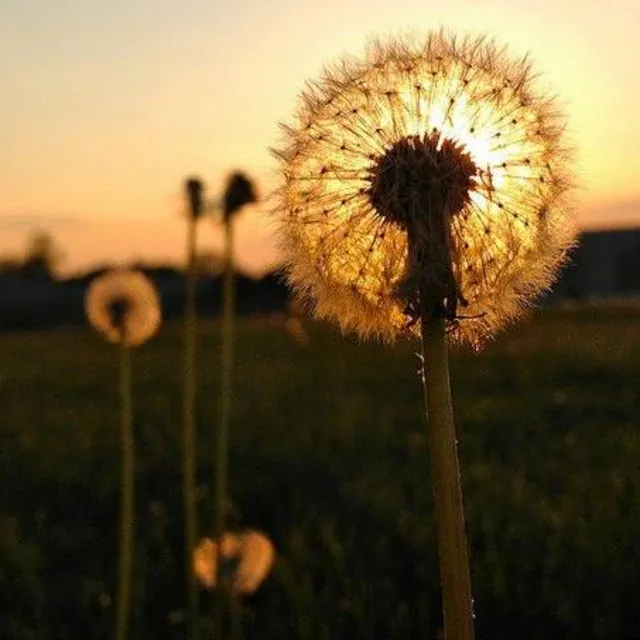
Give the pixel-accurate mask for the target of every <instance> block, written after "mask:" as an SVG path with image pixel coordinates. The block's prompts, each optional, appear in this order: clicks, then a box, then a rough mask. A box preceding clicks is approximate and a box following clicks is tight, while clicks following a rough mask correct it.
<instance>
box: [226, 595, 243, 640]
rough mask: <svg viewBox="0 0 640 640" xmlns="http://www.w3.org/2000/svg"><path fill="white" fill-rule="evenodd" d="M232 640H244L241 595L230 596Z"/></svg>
mask: <svg viewBox="0 0 640 640" xmlns="http://www.w3.org/2000/svg"><path fill="white" fill-rule="evenodd" d="M229 610H230V619H231V620H230V622H231V634H230V635H231V638H232V640H242V600H241V599H240V596H239V595H237V594H236V595H234V594H231V595H230V596H229Z"/></svg>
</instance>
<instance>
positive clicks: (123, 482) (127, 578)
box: [115, 336, 134, 640]
mask: <svg viewBox="0 0 640 640" xmlns="http://www.w3.org/2000/svg"><path fill="white" fill-rule="evenodd" d="M120 412H121V414H120V416H121V422H120V444H121V448H122V449H121V451H122V459H121V475H120V491H121V498H120V499H121V502H120V562H119V566H118V602H117V606H116V632H115V640H125V638H126V637H127V630H128V626H129V611H130V609H131V573H132V565H133V529H134V522H133V491H134V439H133V418H132V398H131V352H130V349H129V347H128V346H127V345H126V340H124V336H123V339H122V340H121V345H120Z"/></svg>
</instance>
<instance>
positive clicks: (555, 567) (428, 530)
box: [0, 306, 640, 640]
mask: <svg viewBox="0 0 640 640" xmlns="http://www.w3.org/2000/svg"><path fill="white" fill-rule="evenodd" d="M308 331H309V335H310V343H309V344H308V345H303V344H300V343H298V342H297V341H296V340H294V338H293V337H292V336H291V335H290V334H289V333H287V332H286V331H285V330H284V329H283V328H282V326H280V325H278V324H274V323H269V322H267V321H266V320H260V319H246V320H243V321H242V322H241V325H240V327H239V331H238V345H237V370H236V378H235V401H236V402H235V405H234V409H233V417H232V443H231V448H232V451H231V494H232V502H233V504H232V517H233V519H234V520H235V522H236V523H237V524H239V525H249V526H253V527H257V528H259V529H261V530H263V531H265V532H267V533H268V534H269V535H270V536H271V538H272V539H273V541H274V543H275V545H276V547H277V550H278V562H277V564H276V566H275V568H274V571H273V573H272V574H271V576H270V577H269V578H268V579H267V581H266V582H265V583H264V585H263V586H262V587H261V589H260V590H259V591H258V593H257V594H255V595H254V596H252V597H250V598H248V599H247V600H246V601H245V602H244V607H243V628H244V635H245V638H247V639H252V638H264V639H276V638H277V639H279V640H282V639H288V638H292V639H297V638H301V639H327V640H335V639H342V638H344V639H348V640H350V639H357V638H363V639H368V638H375V639H376V640H386V639H391V640H394V639H402V638H431V639H434V638H437V637H438V633H437V630H438V629H439V626H440V621H441V614H440V600H439V591H438V578H437V575H438V573H437V563H436V555H435V542H434V531H433V522H432V515H431V514H432V499H431V487H430V480H429V463H428V451H427V449H426V437H425V425H424V423H423V421H424V419H423V413H422V408H421V388H420V384H419V379H418V376H417V369H418V361H417V358H416V356H415V350H416V346H415V345H413V344H409V343H402V344H398V345H396V346H395V347H388V346H383V345H379V344H374V343H370V344H361V343H358V342H356V341H355V340H352V339H349V338H344V337H342V336H340V335H339V334H338V333H336V332H334V331H333V330H332V329H331V328H329V327H327V326H324V325H316V324H309V325H308ZM181 336H182V334H181V327H180V325H179V324H172V325H169V326H166V327H165V328H164V329H163V330H162V332H161V334H160V335H159V336H158V337H157V338H156V339H154V340H153V341H152V342H151V343H149V344H148V345H145V346H143V347H141V348H140V349H139V350H138V351H136V353H135V354H134V356H135V358H134V366H135V428H136V438H137V461H138V465H137V476H136V480H137V496H136V501H137V503H136V506H137V510H138V522H137V534H136V535H137V538H136V545H137V547H136V565H135V585H134V591H135V616H134V621H133V633H132V637H135V638H139V639H143V638H154V639H164V638H167V639H170V638H181V637H183V629H182V623H181V611H182V608H183V603H184V589H183V583H184V579H183V568H182V567H183V550H182V494H181V477H180V424H181V399H180V384H181V382H180V372H181ZM218 340H219V331H218V327H217V326H216V325H215V324H214V323H212V322H208V323H205V324H204V325H203V327H202V331H201V335H200V349H199V358H200V362H199V367H200V381H199V399H198V406H199V412H198V414H199V415H198V417H199V458H200V477H199V482H200V496H201V500H200V520H201V530H202V532H203V533H205V532H206V531H207V529H208V528H209V525H210V522H211V510H212V507H211V502H210V490H209V489H210V482H209V479H210V478H211V477H212V474H213V472H212V467H211V460H212V458H213V455H212V454H213V452H212V445H211V434H212V430H213V418H214V416H215V415H216V406H217V402H218V400H217V388H218V382H217V370H218V361H219V348H218ZM115 372H116V352H115V350H114V349H113V348H112V347H110V346H109V345H107V344H103V343H102V342H101V340H100V339H99V338H98V337H97V336H95V335H93V334H92V333H91V332H90V331H89V330H88V329H65V330H56V331H51V332H46V333H35V332H34V333H14V334H4V335H2V336H0V438H1V439H0V455H1V460H0V463H1V468H2V474H3V476H2V478H1V482H2V504H1V506H0V509H1V511H0V516H1V517H0V629H1V631H0V635H1V636H2V638H3V639H4V640H13V639H16V640H18V639H20V640H23V639H24V640H26V639H32V638H33V639H36V638H37V639H47V640H49V639H61V640H62V639H64V640H75V639H78V640H86V639H90V638H91V639H93V638H98V639H102V638H108V637H110V634H111V631H112V626H113V613H114V612H113V606H112V602H113V595H114V594H113V589H114V584H115V572H116V564H117V563H116V560H115V558H116V515H117V507H118V502H117V499H118V496H117V478H118V464H119V463H118V437H117V424H118V422H117V420H118V418H117V402H116V395H115V393H116V389H117V386H116V384H117V383H116V379H115V377H114V376H115ZM452 384H453V391H454V402H455V407H456V418H457V422H458V425H459V430H460V441H461V455H462V469H463V478H464V493H465V501H466V506H467V526H468V532H469V536H470V542H471V558H472V565H473V567H472V571H473V584H474V592H475V596H476V599H475V606H476V614H477V628H478V640H484V639H491V640H515V639H518V640H538V639H539V640H543V639H544V640H564V639H567V640H577V639H579V640H612V639H629V640H631V639H633V638H638V637H640V607H638V597H639V588H640V587H639V586H640V542H639V541H640V508H639V506H640V431H639V429H638V427H639V426H640V425H639V421H640V420H639V418H640V308H637V307H636V308H634V307H631V306H629V307H625V306H616V307H602V306H601V307H598V306H589V307H587V306H576V307H573V308H567V309H556V310H547V311H544V312H540V313H539V314H537V315H536V316H535V317H534V318H533V319H531V320H530V321H527V322H525V323H522V324H521V325H519V326H518V327H517V328H516V329H514V330H512V331H510V332H509V333H507V334H505V335H504V336H502V337H501V338H500V339H499V340H498V341H497V342H495V343H494V344H492V345H491V346H490V347H489V348H488V349H487V350H486V351H485V352H483V353H482V354H481V355H479V356H476V355H473V354H456V355H454V356H453V358H452ZM208 611H209V598H208V597H203V599H202V613H203V620H205V619H206V616H207V615H208Z"/></svg>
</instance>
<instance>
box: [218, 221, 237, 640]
mask: <svg viewBox="0 0 640 640" xmlns="http://www.w3.org/2000/svg"><path fill="white" fill-rule="evenodd" d="M224 232H225V243H224V275H223V286H222V347H221V362H220V365H221V385H220V415H219V418H218V423H217V429H216V434H215V435H216V438H215V455H216V467H215V483H214V487H215V504H214V539H215V540H216V541H217V543H218V562H216V566H215V572H216V594H215V596H214V604H215V607H214V631H215V638H217V639H218V640H222V610H223V607H224V599H225V598H224V585H222V584H221V581H220V576H219V572H218V568H219V566H220V560H221V554H220V548H221V544H220V543H221V541H222V536H223V534H224V531H225V524H226V523H225V507H226V500H227V475H228V457H229V418H230V415H231V399H232V398H231V383H232V380H231V376H232V369H233V346H234V345H233V342H234V330H235V291H234V281H233V222H232V220H231V218H227V219H225V223H224Z"/></svg>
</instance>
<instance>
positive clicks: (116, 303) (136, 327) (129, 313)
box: [85, 269, 161, 347]
mask: <svg viewBox="0 0 640 640" xmlns="http://www.w3.org/2000/svg"><path fill="white" fill-rule="evenodd" d="M85 311H86V314H87V318H88V319H89V322H90V323H91V325H92V326H93V328H94V329H95V330H96V331H98V332H99V333H100V334H102V335H103V336H104V337H105V338H106V339H107V340H108V341H109V342H113V343H115V344H120V343H121V342H122V341H123V340H124V343H125V344H126V345H127V346H129V347H134V346H138V345H140V344H142V343H143V342H146V341H147V340H148V339H149V338H150V337H151V336H153V335H154V334H155V333H156V331H157V330H158V327H159V326H160V320H161V312H160V301H159V298H158V294H157V292H156V289H155V287H154V286H153V284H152V283H151V281H150V280H149V279H148V278H147V277H146V276H145V275H144V274H143V273H141V272H139V271H129V270H126V269H115V270H113V271H109V272H106V273H104V274H103V275H101V276H98V277H97V278H94V280H92V282H91V284H90V285H89V288H88V290H87V294H86V296H85Z"/></svg>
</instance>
